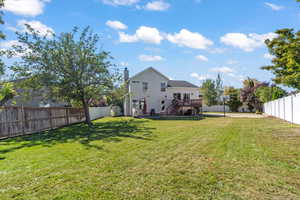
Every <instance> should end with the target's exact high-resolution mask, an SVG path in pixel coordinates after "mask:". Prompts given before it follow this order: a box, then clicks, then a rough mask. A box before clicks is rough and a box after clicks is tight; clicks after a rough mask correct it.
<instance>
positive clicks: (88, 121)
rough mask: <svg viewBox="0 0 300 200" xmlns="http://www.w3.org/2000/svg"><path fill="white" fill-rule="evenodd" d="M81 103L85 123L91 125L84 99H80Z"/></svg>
mask: <svg viewBox="0 0 300 200" xmlns="http://www.w3.org/2000/svg"><path fill="white" fill-rule="evenodd" d="M82 105H83V109H84V114H85V123H86V124H87V125H88V126H89V127H91V126H92V125H93V123H92V122H91V117H90V111H89V105H88V104H87V102H86V101H85V99H82Z"/></svg>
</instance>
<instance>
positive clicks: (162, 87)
mask: <svg viewBox="0 0 300 200" xmlns="http://www.w3.org/2000/svg"><path fill="white" fill-rule="evenodd" d="M166 88H167V84H166V83H165V82H163V83H161V84H160V91H162V92H165V91H166Z"/></svg>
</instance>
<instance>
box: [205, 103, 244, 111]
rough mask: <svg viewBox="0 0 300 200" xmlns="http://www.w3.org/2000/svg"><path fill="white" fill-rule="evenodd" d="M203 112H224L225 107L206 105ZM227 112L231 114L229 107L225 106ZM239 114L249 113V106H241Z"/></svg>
mask: <svg viewBox="0 0 300 200" xmlns="http://www.w3.org/2000/svg"><path fill="white" fill-rule="evenodd" d="M202 111H203V112H224V105H215V106H207V105H204V106H203V107H202ZM225 112H231V111H230V108H229V106H227V105H225ZM239 112H249V110H248V107H247V106H241V107H240V108H239Z"/></svg>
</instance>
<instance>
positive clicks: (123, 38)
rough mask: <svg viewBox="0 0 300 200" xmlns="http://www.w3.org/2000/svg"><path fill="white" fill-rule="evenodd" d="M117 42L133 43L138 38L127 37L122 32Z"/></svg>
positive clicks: (134, 36)
mask: <svg viewBox="0 0 300 200" xmlns="http://www.w3.org/2000/svg"><path fill="white" fill-rule="evenodd" d="M119 41H120V42H123V43H133V42H137V41H138V38H137V37H136V35H128V34H126V33H124V32H119Z"/></svg>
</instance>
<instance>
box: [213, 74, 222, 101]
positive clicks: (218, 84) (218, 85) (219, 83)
mask: <svg viewBox="0 0 300 200" xmlns="http://www.w3.org/2000/svg"><path fill="white" fill-rule="evenodd" d="M215 83H216V92H217V100H218V103H219V104H221V103H222V101H223V100H222V95H223V93H224V90H223V81H222V79H221V75H220V74H218V76H217V79H216V81H215Z"/></svg>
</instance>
